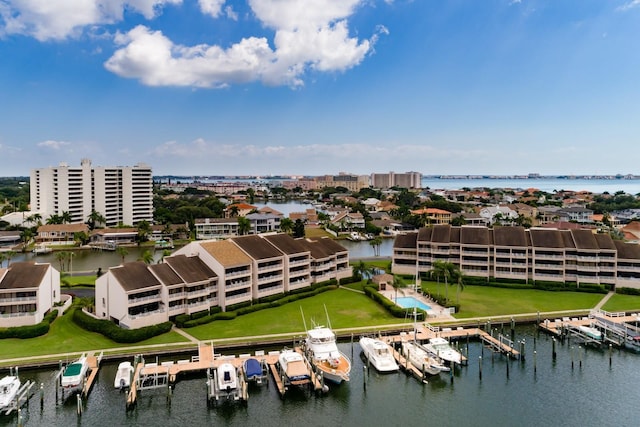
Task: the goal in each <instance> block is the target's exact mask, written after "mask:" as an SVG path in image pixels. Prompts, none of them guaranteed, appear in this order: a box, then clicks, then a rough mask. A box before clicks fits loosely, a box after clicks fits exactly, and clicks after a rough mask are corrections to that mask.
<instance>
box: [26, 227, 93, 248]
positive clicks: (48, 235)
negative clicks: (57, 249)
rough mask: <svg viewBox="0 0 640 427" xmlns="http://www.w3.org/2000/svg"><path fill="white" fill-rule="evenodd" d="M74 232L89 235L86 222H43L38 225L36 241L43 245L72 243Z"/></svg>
mask: <svg viewBox="0 0 640 427" xmlns="http://www.w3.org/2000/svg"><path fill="white" fill-rule="evenodd" d="M76 233H85V234H86V235H89V226H88V225H87V224H44V225H41V226H40V227H38V234H37V235H36V242H37V243H39V244H44V245H74V244H75V235H76Z"/></svg>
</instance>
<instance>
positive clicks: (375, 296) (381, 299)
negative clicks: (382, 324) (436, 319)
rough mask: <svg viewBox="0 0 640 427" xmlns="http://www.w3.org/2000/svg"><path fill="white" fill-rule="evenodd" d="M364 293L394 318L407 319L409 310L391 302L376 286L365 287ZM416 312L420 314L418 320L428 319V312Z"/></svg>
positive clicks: (418, 310)
mask: <svg viewBox="0 0 640 427" xmlns="http://www.w3.org/2000/svg"><path fill="white" fill-rule="evenodd" d="M364 293H365V294H366V295H367V296H368V297H369V298H371V299H372V300H374V301H375V302H377V303H378V304H380V305H381V306H382V307H384V309H385V310H387V311H388V312H389V313H390V314H391V315H392V316H393V317H399V318H402V319H404V318H405V317H407V311H408V310H407V309H406V308H402V307H400V306H398V305H397V304H395V303H394V302H393V301H391V300H390V299H389V298H387V297H385V296H384V295H382V294H381V293H380V292H378V290H377V289H376V287H374V286H365V287H364ZM416 312H417V313H418V319H419V320H422V319H425V318H426V314H427V313H426V312H425V311H424V310H422V309H420V308H418V309H416Z"/></svg>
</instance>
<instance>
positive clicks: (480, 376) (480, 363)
mask: <svg viewBox="0 0 640 427" xmlns="http://www.w3.org/2000/svg"><path fill="white" fill-rule="evenodd" d="M478 376H479V378H480V380H482V356H478Z"/></svg>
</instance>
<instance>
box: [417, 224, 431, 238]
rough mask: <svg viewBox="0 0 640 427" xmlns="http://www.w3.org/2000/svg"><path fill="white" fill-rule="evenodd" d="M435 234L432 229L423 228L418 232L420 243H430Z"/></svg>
mask: <svg viewBox="0 0 640 427" xmlns="http://www.w3.org/2000/svg"><path fill="white" fill-rule="evenodd" d="M432 234H433V228H432V227H423V228H421V229H420V230H418V241H419V242H430V241H431V235H432Z"/></svg>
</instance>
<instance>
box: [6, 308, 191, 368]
mask: <svg viewBox="0 0 640 427" xmlns="http://www.w3.org/2000/svg"><path fill="white" fill-rule="evenodd" d="M0 342H1V344H2V345H0V360H2V359H14V358H18V357H27V356H40V355H45V354H58V353H72V352H78V353H81V352H84V351H89V350H96V349H109V348H117V347H128V346H133V345H135V346H139V345H152V344H166V343H179V342H185V343H186V342H188V341H187V340H186V338H184V337H183V336H182V335H180V334H178V333H176V332H173V331H171V332H168V333H166V334H163V335H160V336H157V337H154V338H151V339H149V340H146V341H141V342H139V343H136V344H120V343H116V342H113V341H111V340H110V339H108V338H105V337H104V336H103V335H101V334H97V333H95V332H89V331H86V330H84V329H82V328H81V327H80V326H78V325H76V324H75V323H74V322H73V320H72V319H71V313H70V312H69V313H66V314H65V315H64V316H62V317H59V318H57V319H56V320H55V322H53V324H52V325H51V329H50V330H49V332H48V333H47V334H46V335H44V336H41V337H36V338H30V339H13V338H11V339H4V340H1V341H0Z"/></svg>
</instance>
